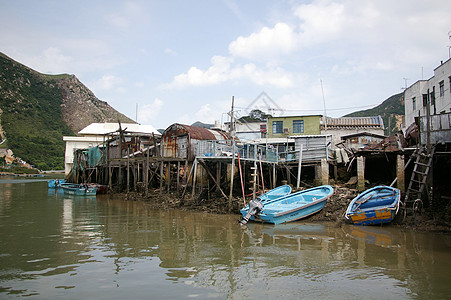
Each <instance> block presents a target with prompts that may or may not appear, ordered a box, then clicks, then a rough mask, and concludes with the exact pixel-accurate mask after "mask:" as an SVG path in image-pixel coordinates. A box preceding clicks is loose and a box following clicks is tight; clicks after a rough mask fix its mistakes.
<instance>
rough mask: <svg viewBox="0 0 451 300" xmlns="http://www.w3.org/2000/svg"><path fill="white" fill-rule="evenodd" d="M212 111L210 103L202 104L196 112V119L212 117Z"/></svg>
mask: <svg viewBox="0 0 451 300" xmlns="http://www.w3.org/2000/svg"><path fill="white" fill-rule="evenodd" d="M212 113H213V111H212V110H211V108H210V104H209V103H207V104H204V105H202V106H201V107H200V109H199V110H198V111H197V112H196V118H197V119H198V120H210V119H211V118H212Z"/></svg>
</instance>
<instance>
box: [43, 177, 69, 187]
mask: <svg viewBox="0 0 451 300" xmlns="http://www.w3.org/2000/svg"><path fill="white" fill-rule="evenodd" d="M61 183H66V179H52V180H48V181H47V185H48V187H49V188H51V189H56V188H59V186H60V184H61Z"/></svg>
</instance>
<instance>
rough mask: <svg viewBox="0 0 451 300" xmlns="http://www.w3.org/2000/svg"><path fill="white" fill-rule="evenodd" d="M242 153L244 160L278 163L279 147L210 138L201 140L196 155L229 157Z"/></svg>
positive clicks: (202, 156) (201, 156)
mask: <svg viewBox="0 0 451 300" xmlns="http://www.w3.org/2000/svg"><path fill="white" fill-rule="evenodd" d="M238 154H239V155H240V159H242V160H250V161H259V160H261V161H262V162H267V163H277V158H278V155H277V149H273V148H267V147H265V146H262V145H255V144H243V143H237V142H235V141H224V140H208V141H199V142H198V144H197V150H196V157H199V158H227V157H233V155H235V156H236V157H237V156H238Z"/></svg>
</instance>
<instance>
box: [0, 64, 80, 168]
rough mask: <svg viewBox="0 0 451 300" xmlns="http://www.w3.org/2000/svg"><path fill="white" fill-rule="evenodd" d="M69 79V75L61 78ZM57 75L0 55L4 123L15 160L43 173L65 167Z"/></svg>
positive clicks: (0, 101) (0, 103)
mask: <svg viewBox="0 0 451 300" xmlns="http://www.w3.org/2000/svg"><path fill="white" fill-rule="evenodd" d="M61 76H68V75H59V77H61ZM59 77H58V76H45V75H42V74H39V73H37V72H35V71H33V70H31V69H28V68H26V67H25V66H23V65H21V64H18V63H16V62H14V61H13V60H10V59H9V58H7V57H5V56H3V55H0V109H1V110H2V114H1V124H2V127H3V130H4V131H5V134H6V138H7V143H8V147H9V148H10V149H11V150H12V151H13V152H14V155H15V156H16V157H20V158H21V159H23V160H24V161H26V162H28V163H30V164H32V165H35V166H36V168H38V169H40V170H51V169H54V170H56V169H63V168H64V151H65V142H64V141H63V136H64V135H73V132H72V130H71V129H70V128H69V127H68V126H67V125H66V124H65V123H64V122H63V119H62V112H61V103H62V92H61V90H60V89H59V88H58V86H57V84H56V80H58V78H59Z"/></svg>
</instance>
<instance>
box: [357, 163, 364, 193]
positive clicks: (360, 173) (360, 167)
mask: <svg viewBox="0 0 451 300" xmlns="http://www.w3.org/2000/svg"><path fill="white" fill-rule="evenodd" d="M357 189H358V190H359V191H360V192H361V191H363V190H365V157H363V156H359V157H357Z"/></svg>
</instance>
